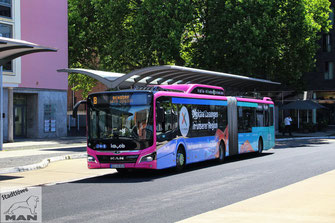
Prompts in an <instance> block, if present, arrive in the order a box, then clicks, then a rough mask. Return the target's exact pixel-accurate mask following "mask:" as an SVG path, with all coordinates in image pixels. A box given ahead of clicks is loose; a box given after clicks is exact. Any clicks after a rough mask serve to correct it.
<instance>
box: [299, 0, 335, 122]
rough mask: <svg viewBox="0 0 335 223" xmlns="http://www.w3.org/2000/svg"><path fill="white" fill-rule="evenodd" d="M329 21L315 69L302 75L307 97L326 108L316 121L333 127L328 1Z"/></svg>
mask: <svg viewBox="0 0 335 223" xmlns="http://www.w3.org/2000/svg"><path fill="white" fill-rule="evenodd" d="M330 2H331V10H332V13H331V14H330V21H331V24H332V25H333V28H332V29H331V30H330V31H329V33H323V34H321V35H322V36H321V39H320V48H319V50H318V52H317V55H316V67H315V69H314V70H313V71H312V72H309V73H306V74H305V75H304V79H305V83H306V85H307V86H306V90H307V97H309V98H310V99H314V100H316V101H317V102H318V103H319V104H322V105H324V106H326V107H327V108H328V110H327V111H325V110H323V111H322V110H320V111H318V115H317V119H318V121H320V120H322V119H324V120H325V121H327V122H328V124H330V125H335V70H334V69H335V67H334V65H335V27H334V25H335V23H334V8H335V0H330Z"/></svg>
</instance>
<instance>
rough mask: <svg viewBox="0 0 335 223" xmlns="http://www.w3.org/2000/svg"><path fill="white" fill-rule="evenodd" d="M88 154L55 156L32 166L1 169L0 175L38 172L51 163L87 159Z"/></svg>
mask: <svg viewBox="0 0 335 223" xmlns="http://www.w3.org/2000/svg"><path fill="white" fill-rule="evenodd" d="M86 157H87V154H86V152H82V153H79V154H72V155H64V156H55V157H51V158H46V159H44V160H42V161H41V162H39V163H35V164H30V165H26V166H18V167H10V168H4V169H0V174H8V173H18V172H23V171H31V170H38V169H42V168H45V167H47V166H48V165H49V163H52V162H57V161H62V160H70V159H81V158H86Z"/></svg>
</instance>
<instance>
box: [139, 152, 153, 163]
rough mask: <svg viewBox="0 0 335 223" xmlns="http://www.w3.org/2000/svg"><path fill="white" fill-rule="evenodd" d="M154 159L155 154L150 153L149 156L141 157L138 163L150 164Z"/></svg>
mask: <svg viewBox="0 0 335 223" xmlns="http://www.w3.org/2000/svg"><path fill="white" fill-rule="evenodd" d="M155 159H156V152H153V153H150V154H149V155H146V156H143V157H142V158H141V161H140V163H142V162H151V161H153V160H155Z"/></svg>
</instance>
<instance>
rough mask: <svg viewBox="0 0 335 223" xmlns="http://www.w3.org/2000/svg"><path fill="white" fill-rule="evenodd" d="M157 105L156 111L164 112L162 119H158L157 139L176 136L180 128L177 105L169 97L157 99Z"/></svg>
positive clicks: (164, 139)
mask: <svg viewBox="0 0 335 223" xmlns="http://www.w3.org/2000/svg"><path fill="white" fill-rule="evenodd" d="M156 105H157V108H156V111H158V110H160V111H161V112H163V114H164V115H163V117H162V118H161V120H159V119H156V135H157V141H158V142H162V141H166V140H172V139H173V138H175V137H176V135H177V130H178V115H177V106H176V105H174V104H172V102H171V98H167V97H162V98H159V99H157V103H156Z"/></svg>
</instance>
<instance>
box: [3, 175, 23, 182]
mask: <svg viewBox="0 0 335 223" xmlns="http://www.w3.org/2000/svg"><path fill="white" fill-rule="evenodd" d="M17 178H23V177H17V176H2V175H0V181H3V180H13V179H17Z"/></svg>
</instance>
